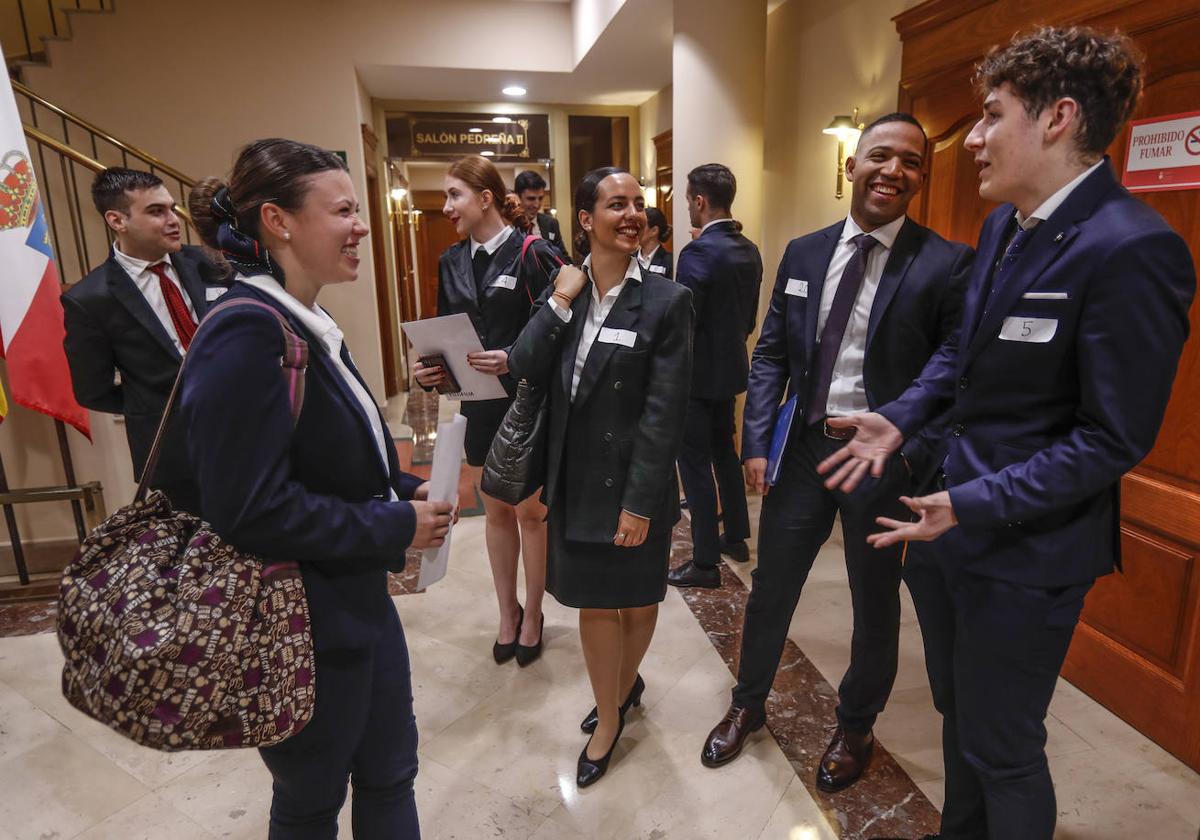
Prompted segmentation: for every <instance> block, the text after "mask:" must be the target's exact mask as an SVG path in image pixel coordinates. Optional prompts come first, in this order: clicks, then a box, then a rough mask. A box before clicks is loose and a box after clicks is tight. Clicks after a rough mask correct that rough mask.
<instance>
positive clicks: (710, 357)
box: [655, 222, 762, 400]
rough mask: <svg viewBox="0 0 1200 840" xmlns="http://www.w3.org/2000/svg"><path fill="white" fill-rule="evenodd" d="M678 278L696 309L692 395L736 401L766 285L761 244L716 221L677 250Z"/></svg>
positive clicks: (745, 372)
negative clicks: (689, 292)
mask: <svg viewBox="0 0 1200 840" xmlns="http://www.w3.org/2000/svg"><path fill="white" fill-rule="evenodd" d="M655 256H657V254H656V255H655ZM675 279H676V281H677V282H678V283H680V284H681V285H683V286H687V287H688V288H689V289H691V290H692V303H693V305H694V306H695V308H696V339H695V351H694V352H695V355H696V364H695V366H694V367H693V368H692V397H693V398H695V399H704V400H725V399H732V398H733V397H735V396H737V395H738V394H740V393H742V391H745V390H746V377H747V374H748V373H749V370H750V363H749V360H748V359H747V353H746V340H747V339H748V338H749V337H750V334H751V333H752V332H754V326H755V324H756V323H757V321H758V288H759V286H760V285H761V284H762V257H761V256H760V255H759V253H758V246H756V245H755V244H754V243H753V242H751V241H750V240H749V239H747V238H746V237H744V236H742V234H741V232H740V231H739V230H737V228H736V227H735V226H734V225H733V224H732V223H729V222H722V223H720V224H715V225H713V226H712V227H710V228H709V229H708V230H706V231H704V233H702V234H700V236H699V237H697V238H696V239H694V240H692V241H691V242H689V243H688V244H687V245H685V246H684V247H683V250H682V251H680V252H679V271H678V273H677V274H676V278H675Z"/></svg>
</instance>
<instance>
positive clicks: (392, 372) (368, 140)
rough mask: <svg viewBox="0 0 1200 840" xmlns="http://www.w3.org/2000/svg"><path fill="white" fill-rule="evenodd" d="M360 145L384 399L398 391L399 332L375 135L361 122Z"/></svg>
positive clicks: (384, 193)
mask: <svg viewBox="0 0 1200 840" xmlns="http://www.w3.org/2000/svg"><path fill="white" fill-rule="evenodd" d="M361 128H362V144H363V166H364V169H365V170H366V179H367V184H366V187H367V196H366V197H367V201H366V205H367V222H368V224H369V225H370V227H371V231H372V232H373V233H374V234H375V235H374V236H372V237H370V243H371V263H372V265H373V266H374V280H375V310H376V315H377V317H378V319H379V345H380V347H379V351H380V355H381V357H382V359H383V389H384V397H385V399H386V398H388V397H392V396H394V395H396V394H398V393H400V385H401V382H400V374H399V364H400V353H399V346H400V335H399V326H400V325H399V324H398V323H397V322H396V319H395V318H394V317H393V314H394V312H395V309H396V307H395V303H394V301H393V299H392V289H393V288H394V287H395V284H394V283H393V282H392V280H391V274H390V272H389V271H388V262H387V249H386V248H384V239H383V235H382V234H383V231H385V230H387V225H386V224H385V222H384V219H386V218H387V214H386V212H384V211H383V208H384V207H386V204H385V202H387V201H388V196H387V194H386V191H385V190H383V189H380V184H381V183H383V181H382V180H381V179H380V177H379V166H378V164H377V163H376V161H375V154H376V149H377V148H378V147H379V138H377V137H376V136H375V132H374V131H372V130H371V127H370V126H368V125H367V124H366V123H363V124H362V125H361Z"/></svg>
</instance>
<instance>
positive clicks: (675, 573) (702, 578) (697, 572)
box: [667, 560, 721, 589]
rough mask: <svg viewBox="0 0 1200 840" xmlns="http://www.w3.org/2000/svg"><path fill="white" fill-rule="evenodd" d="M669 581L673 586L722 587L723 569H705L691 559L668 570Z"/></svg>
mask: <svg viewBox="0 0 1200 840" xmlns="http://www.w3.org/2000/svg"><path fill="white" fill-rule="evenodd" d="M667 583H669V584H671V585H672V586H699V587H703V588H704V589H719V588H720V587H721V570H720V569H717V568H712V569H704V568H701V567H700V566H697V565H696V564H695V563H694V562H692V561H691V560H689V561H687V562H686V563H684V564H683V565H682V566H678V567H676V568H674V569H672V570H671V571H669V572H667Z"/></svg>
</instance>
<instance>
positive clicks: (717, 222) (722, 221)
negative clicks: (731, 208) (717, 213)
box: [700, 219, 733, 233]
mask: <svg viewBox="0 0 1200 840" xmlns="http://www.w3.org/2000/svg"><path fill="white" fill-rule="evenodd" d="M720 224H730V225H731V224H733V219H713V220H712V221H711V222H709V223H708V224H706V225H705V226H704V227H702V228H700V232H701V233H704V231H706V230H708V229H709V228H710V227H712V226H713V225H720Z"/></svg>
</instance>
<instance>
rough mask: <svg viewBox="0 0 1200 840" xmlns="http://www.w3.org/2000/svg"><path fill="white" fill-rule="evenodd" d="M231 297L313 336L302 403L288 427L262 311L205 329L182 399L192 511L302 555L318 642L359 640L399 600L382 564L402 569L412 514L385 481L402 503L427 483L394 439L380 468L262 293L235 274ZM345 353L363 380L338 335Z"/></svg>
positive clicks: (276, 343)
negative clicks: (194, 492)
mask: <svg viewBox="0 0 1200 840" xmlns="http://www.w3.org/2000/svg"><path fill="white" fill-rule="evenodd" d="M239 298H248V299H254V300H259V301H262V302H264V303H267V304H269V305H271V306H272V307H274V308H275V309H277V310H278V311H279V312H280V313H281V314H283V315H284V316H285V317H287V319H288V321H289V322H290V323H291V325H292V329H293V330H295V332H296V334H297V335H299V336H300V337H301V338H303V339H304V340H305V341H307V342H308V370H307V373H306V375H305V382H304V404H303V407H302V409H301V412H300V417H299V420H298V421H297V422H296V423H295V425H294V426H293V421H292V415H291V404H290V402H289V397H288V392H287V387H286V382H285V379H284V377H283V374H282V373H281V371H280V364H279V359H280V356H281V355H282V353H283V348H284V343H283V336H282V333H281V331H280V328H279V322H278V321H277V320H276V319H275V318H273V317H272V316H271V314H270V313H268V312H264V311H262V310H261V309H259V308H257V307H250V306H247V307H242V308H235V309H231V310H225V311H222V312H218V313H217V314H216V315H215V316H214V317H213V319H212V320H211V321H209V322H206V323H205V324H204V325H203V326H202V327H201V328H200V330H199V332H198V333H197V334H196V338H195V340H194V341H193V342H192V346H191V348H190V349H189V350H188V357H187V365H186V369H185V371H184V374H183V384H182V389H183V390H182V394H181V400H180V402H181V404H180V416H181V418H182V419H183V421H184V423H183V425H184V428H185V429H186V433H187V442H188V454H189V456H190V460H191V463H192V467H193V472H194V475H195V478H196V482H197V484H198V485H199V488H200V510H199V514H200V516H201V517H202V518H203V519H204V520H205V521H207V522H208V523H210V524H211V525H212V527H213V528H214V529H215V530H216V532H217V533H218V534H220V535H221V537H222V538H224V539H226V540H228V541H229V542H230V543H231V544H232V545H234V546H236V547H237V548H239V549H241V550H243V551H247V552H251V553H253V554H256V555H259V556H260V557H264V558H266V559H269V560H279V561H282V560H295V561H297V562H299V563H300V569H301V573H302V574H303V577H304V587H305V591H306V594H307V596H308V601H309V605H310V613H311V618H312V628H313V638H314V642H315V643H316V645H317V647H318V648H337V647H359V646H363V645H368V644H370V643H372V642H373V641H374V640H375V639H376V638H377V637H378V634H379V632H380V630H381V629H382V628H383V627H385V625H386V622H387V621H389V620H391V616H392V613H393V612H394V610H395V607H394V606H393V604H392V601H391V598H390V597H389V596H388V590H387V570H389V569H391V570H393V571H398V570H400V569H402V568H403V567H404V550H405V548H406V547H407V546H408V544H409V543H411V542H412V538H413V531H414V528H415V524H416V520H415V517H414V514H413V509H412V506H411V505H410V504H408V503H406V502H390V501H387V499H388V497H389V493H388V490H389V488H391V489H394V490H395V491H396V495H397V496H399V497H400V498H401V499H411V498H412V495H413V492H414V491H415V490H416V488H417V487H418V486H419V485H420V484H421V481H422V479H420V478H418V477H416V476H414V475H409V474H407V473H404V472H401V470H400V466H399V463H398V461H397V459H396V451H395V447H394V446H387V447H386V454H387V459H388V465H387V469H386V470H385V469H384V467H383V464H382V462H381V461H380V459H379V450H378V448H377V447H376V443H375V438H374V434H373V433H372V431H371V427H370V421H369V420H368V418H367V417H366V415H365V414H363V411H362V408H361V406H360V404H359V402H358V400H356V399H355V398H354V395H353V394H352V393H351V391H350V389H349V388H348V387H347V386H346V384H345V382H344V381H343V380H342V378H341V376H340V375H339V374H338V372H337V369H336V368H335V367H334V366H333V361H332V359H331V358H330V356H329V355H328V353H326V352H325V349H324V347H323V346H322V345H321V343H320V342H319V341H318V340H317V338H316V337H315V336H313V335H312V334H311V333H309V332H308V331H307V330H305V329H304V327H303V326H301V324H300V323H299V322H297V321H296V320H294V319H293V318H292V317H291V316H289V315H288V314H287V312H286V311H285V310H284V309H283V307H282V306H280V305H279V304H278V303H276V302H275V301H274V300H273V299H272V298H270V297H269V296H268V295H265V294H263V293H262V292H259V291H258V290H256V289H253V288H251V287H250V286H246V285H244V284H240V283H239V284H236V285H235V286H234V288H233V290H232V291H230V292H229V295H228V297H227V298H226V300H234V299H239ZM342 361H343V362H345V364H346V366H347V367H349V368H350V370H351V371H352V372H353V373H354V375H355V376H358V371H357V370H356V369H355V367H354V362H353V361H352V360H351V358H350V353H349V350H347V349H346V347H345V345H343V347H342ZM358 378H359V381H360V382H361V381H362V377H358ZM363 387H366V385H365V384H364V386H363ZM380 422H383V421H382V418H380ZM383 428H384V435H385V438H386V439H387V440H388V442H390V441H391V435H390V433H389V432H388V431H387V424H386V423H385V424H384V427H383Z"/></svg>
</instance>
